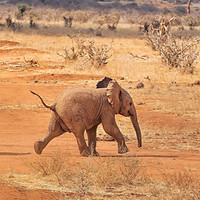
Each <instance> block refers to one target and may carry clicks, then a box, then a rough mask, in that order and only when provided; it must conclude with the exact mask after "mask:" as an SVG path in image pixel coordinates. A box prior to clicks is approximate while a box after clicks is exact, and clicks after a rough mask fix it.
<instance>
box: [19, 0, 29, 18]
mask: <svg viewBox="0 0 200 200" xmlns="http://www.w3.org/2000/svg"><path fill="white" fill-rule="evenodd" d="M17 8H18V10H19V16H21V17H22V16H23V15H24V13H25V11H26V10H27V9H29V8H28V5H27V4H23V3H19V4H17Z"/></svg>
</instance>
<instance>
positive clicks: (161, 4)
mask: <svg viewBox="0 0 200 200" xmlns="http://www.w3.org/2000/svg"><path fill="white" fill-rule="evenodd" d="M151 3H152V4H153V5H155V6H160V7H164V8H173V5H170V4H166V3H160V2H156V1H152V2H151Z"/></svg>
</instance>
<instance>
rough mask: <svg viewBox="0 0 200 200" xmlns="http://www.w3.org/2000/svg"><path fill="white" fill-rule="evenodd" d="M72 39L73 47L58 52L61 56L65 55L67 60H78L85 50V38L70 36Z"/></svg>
mask: <svg viewBox="0 0 200 200" xmlns="http://www.w3.org/2000/svg"><path fill="white" fill-rule="evenodd" d="M69 37H70V39H71V47H70V48H68V49H66V48H64V53H62V54H61V53H57V54H58V55H59V56H61V57H63V58H64V59H65V60H77V59H78V58H79V57H83V56H84V55H85V54H86V52H85V42H86V40H85V39H82V38H80V37H79V36H77V37H72V36H69Z"/></svg>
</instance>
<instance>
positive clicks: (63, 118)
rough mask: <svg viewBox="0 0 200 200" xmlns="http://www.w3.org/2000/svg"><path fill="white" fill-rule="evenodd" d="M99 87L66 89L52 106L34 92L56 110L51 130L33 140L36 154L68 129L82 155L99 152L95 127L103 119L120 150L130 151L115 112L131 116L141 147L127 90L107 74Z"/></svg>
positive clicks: (96, 154)
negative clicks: (85, 133)
mask: <svg viewBox="0 0 200 200" xmlns="http://www.w3.org/2000/svg"><path fill="white" fill-rule="evenodd" d="M104 82H105V83H104ZM97 87H98V89H85V88H75V89H66V90H65V91H63V92H62V93H61V94H59V95H58V97H57V98H56V99H55V103H54V104H53V105H51V106H47V105H46V104H45V103H44V101H43V100H42V98H41V97H40V96H39V95H38V94H36V93H34V92H32V93H33V94H35V95H37V96H38V97H39V98H40V99H41V101H42V103H43V105H44V106H45V107H47V108H49V109H51V110H52V111H53V112H52V117H51V120H50V124H49V131H48V134H47V135H46V136H45V137H44V138H43V139H42V140H39V141H36V142H35V144H34V148H35V152H36V153H37V154H41V153H42V151H43V149H44V148H45V147H46V146H47V144H48V143H49V142H50V141H51V140H52V139H53V138H55V137H57V136H59V135H62V134H63V133H65V132H73V133H74V135H75V137H76V140H77V143H78V147H79V151H80V154H81V155H83V156H98V155H99V154H98V152H97V151H96V130H97V126H98V125H99V124H100V123H102V125H103V128H104V130H105V132H106V133H107V134H109V135H110V136H112V137H113V138H114V139H115V140H116V141H117V143H118V153H126V152H128V151H129V150H128V148H127V146H126V144H125V140H124V137H123V135H122V134H121V132H120V130H119V128H118V126H117V124H116V121H115V115H116V114H121V115H123V116H125V117H128V116H129V117H130V118H131V121H132V124H133V126H134V128H135V131H136V135H137V140H138V147H141V146H142V136H141V131H140V127H139V124H138V120H137V114H136V110H135V107H134V105H133V101H132V98H131V97H130V95H129V94H128V92H127V91H126V90H124V89H123V88H122V87H121V86H120V85H119V84H118V83H117V81H116V80H112V79H110V78H107V77H105V78H104V79H103V80H102V81H100V82H98V84H97ZM99 87H106V88H99ZM85 130H86V132H87V136H88V146H87V144H86V142H85V139H84V132H85Z"/></svg>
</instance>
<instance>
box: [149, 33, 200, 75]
mask: <svg viewBox="0 0 200 200" xmlns="http://www.w3.org/2000/svg"><path fill="white" fill-rule="evenodd" d="M168 30H169V29H168ZM146 40H147V42H148V44H150V45H151V47H152V49H153V50H156V51H159V53H160V56H161V58H162V60H163V61H164V62H165V63H166V64H168V65H169V69H172V68H177V69H179V70H180V71H182V72H186V73H193V72H194V69H195V66H194V63H195V61H196V59H197V57H198V55H199V52H198V51H197V45H198V44H199V42H200V38H195V39H192V38H190V39H187V38H182V37H181V38H180V39H179V38H175V37H174V36H173V35H172V34H171V33H170V31H164V33H163V32H162V30H161V29H158V30H154V29H150V30H149V32H148V33H147V34H146Z"/></svg>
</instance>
